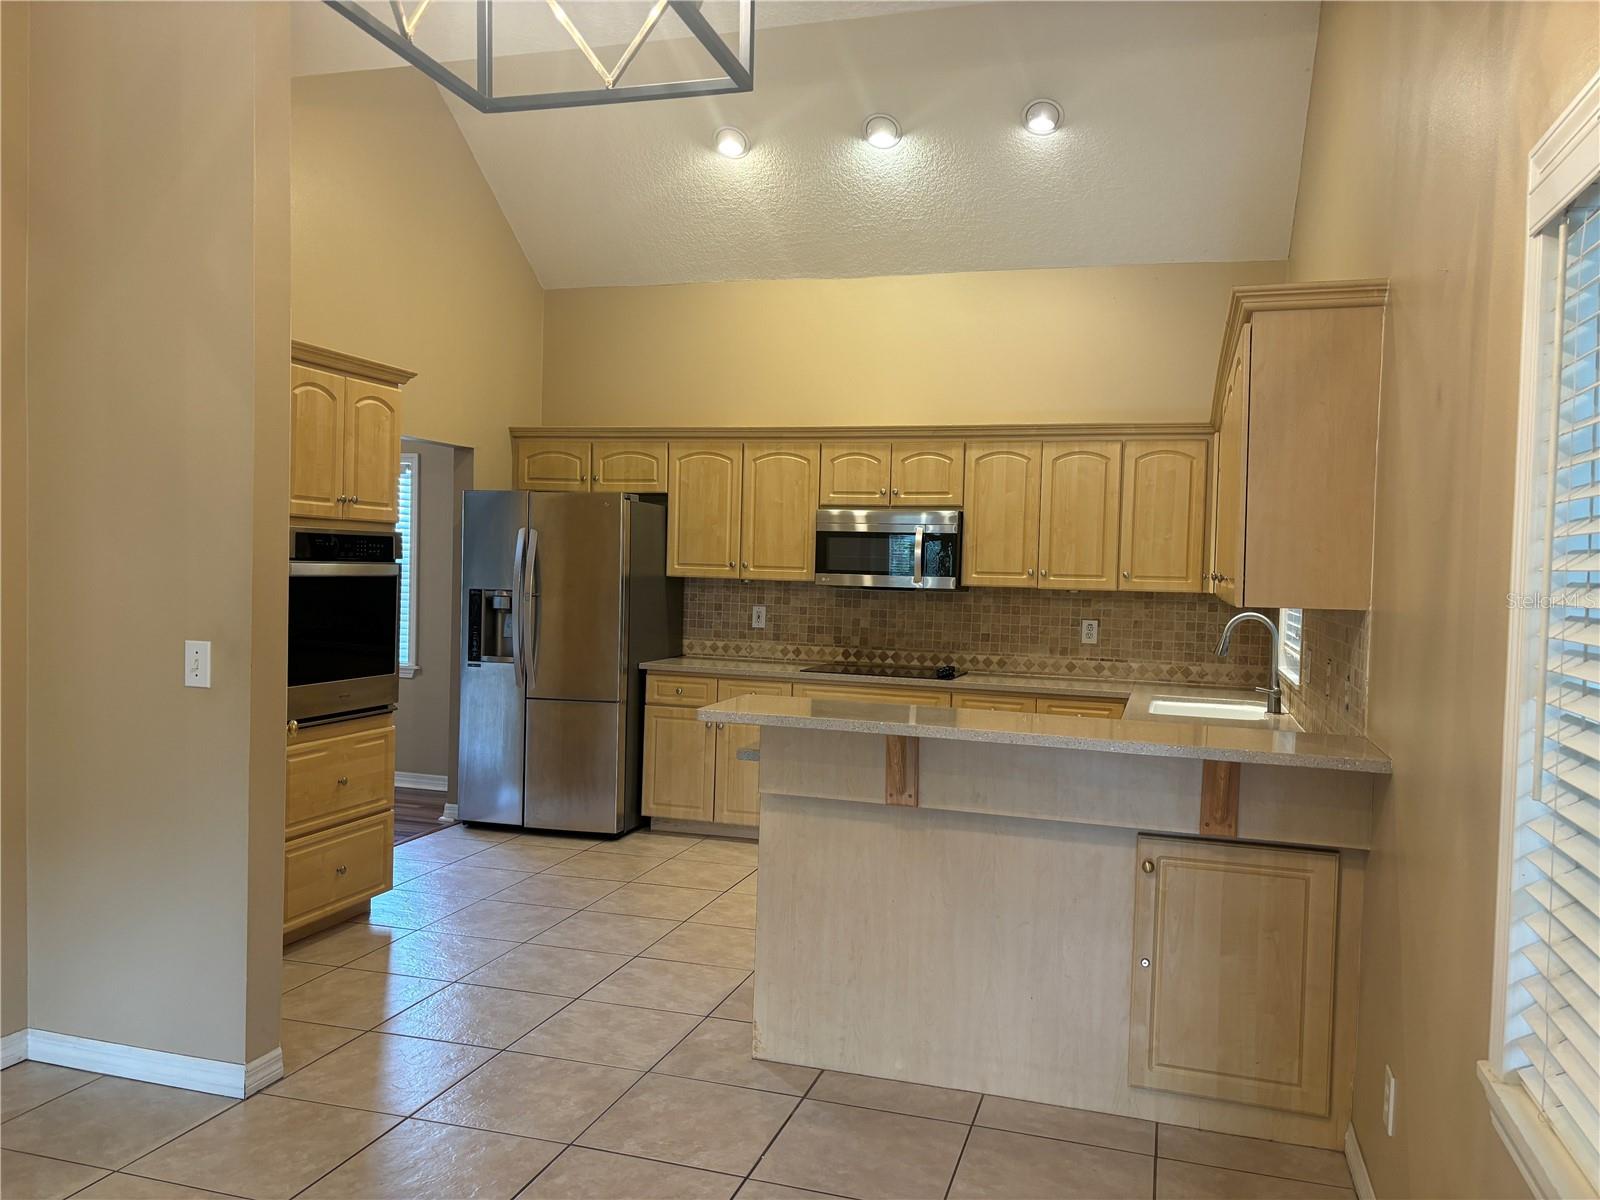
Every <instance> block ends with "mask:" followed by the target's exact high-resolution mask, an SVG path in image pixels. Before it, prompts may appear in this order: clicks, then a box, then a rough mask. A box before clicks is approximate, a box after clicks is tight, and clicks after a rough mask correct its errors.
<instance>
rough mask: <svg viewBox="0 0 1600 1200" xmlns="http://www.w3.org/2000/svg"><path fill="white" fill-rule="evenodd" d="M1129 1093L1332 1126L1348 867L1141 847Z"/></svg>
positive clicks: (1305, 856)
mask: <svg viewBox="0 0 1600 1200" xmlns="http://www.w3.org/2000/svg"><path fill="white" fill-rule="evenodd" d="M1134 864H1135V865H1134V867H1133V876H1134V935H1133V936H1134V945H1133V946H1132V970H1131V976H1132V981H1133V983H1132V999H1131V1007H1130V1011H1129V1050H1128V1082H1129V1083H1130V1084H1132V1085H1133V1086H1134V1087H1146V1088H1156V1089H1159V1090H1161V1091H1168V1092H1181V1093H1184V1094H1186V1095H1191V1096H1202V1097H1206V1098H1208V1099H1216V1100H1231V1101H1236V1102H1238V1103H1241V1104H1252V1105H1258V1106H1261V1107H1264V1108H1272V1109H1280V1110H1285V1111H1289V1112H1296V1113H1306V1114H1311V1115H1324V1114H1326V1113H1327V1112H1328V1110H1329V1102H1330V1093H1329V1083H1330V1078H1331V1071H1332V1050H1333V1003H1334V966H1335V945H1336V937H1337V932H1338V930H1337V925H1338V896H1339V856H1338V855H1337V854H1332V853H1327V852H1323V851H1314V850H1299V849H1282V848H1276V847H1270V846H1253V845H1241V844H1238V843H1219V842H1202V841H1194V840H1189V839H1183V838H1167V837H1154V836H1148V835H1147V836H1141V837H1140V838H1139V839H1138V845H1137V850H1136V854H1135V857H1134Z"/></svg>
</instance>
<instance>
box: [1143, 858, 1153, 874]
mask: <svg viewBox="0 0 1600 1200" xmlns="http://www.w3.org/2000/svg"><path fill="white" fill-rule="evenodd" d="M1155 869H1156V864H1155V863H1153V862H1151V861H1150V860H1149V859H1148V858H1147V859H1145V860H1144V861H1143V862H1142V863H1140V864H1139V870H1141V871H1143V872H1144V873H1145V874H1146V875H1148V874H1150V872H1151V871H1154V870H1155Z"/></svg>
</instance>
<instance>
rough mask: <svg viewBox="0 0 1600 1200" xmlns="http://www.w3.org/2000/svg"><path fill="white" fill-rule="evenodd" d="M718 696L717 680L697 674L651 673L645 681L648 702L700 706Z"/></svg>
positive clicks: (645, 699) (645, 700)
mask: <svg viewBox="0 0 1600 1200" xmlns="http://www.w3.org/2000/svg"><path fill="white" fill-rule="evenodd" d="M716 698H717V681H716V680H715V679H708V678H706V677H704V676H695V675H649V676H647V677H646V678H645V683H644V702H645V703H646V704H680V705H687V706H692V707H694V708H700V707H701V706H703V705H706V704H710V703H711V702H712V701H713V700H715V699H716Z"/></svg>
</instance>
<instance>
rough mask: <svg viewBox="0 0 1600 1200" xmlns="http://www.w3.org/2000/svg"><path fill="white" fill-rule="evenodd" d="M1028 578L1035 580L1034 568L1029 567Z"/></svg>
mask: <svg viewBox="0 0 1600 1200" xmlns="http://www.w3.org/2000/svg"><path fill="white" fill-rule="evenodd" d="M1028 578H1029V579H1032V578H1033V568H1032V567H1029V568H1028Z"/></svg>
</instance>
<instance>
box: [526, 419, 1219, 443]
mask: <svg viewBox="0 0 1600 1200" xmlns="http://www.w3.org/2000/svg"><path fill="white" fill-rule="evenodd" d="M1212 428H1213V426H1212V424H1211V423H1208V422H1204V421H1195V422H1191V423H1187V424H1184V423H1172V424H1164V425H1106V424H1098V425H1087V424H1077V425H1074V424H1065V425H757V426H749V427H737V426H700V425H695V426H688V425H685V426H682V427H681V428H680V427H659V426H642V427H623V426H599V427H593V426H577V425H513V426H511V436H512V437H513V438H571V439H573V440H575V441H610V440H613V439H617V440H623V439H626V440H630V441H632V440H643V439H653V440H655V441H668V442H671V441H680V442H682V441H691V440H692V441H705V440H713V441H714V440H719V439H725V440H727V441H733V442H738V441H774V440H781V439H788V438H799V439H805V440H807V441H845V442H858V441H893V440H895V439H896V438H899V439H901V440H903V441H911V440H916V441H939V440H946V439H948V440H949V441H984V442H988V441H1007V440H1012V441H1035V442H1036V441H1042V440H1045V439H1061V438H1080V437H1081V438H1106V437H1117V438H1147V437H1148V438H1174V437H1205V436H1206V435H1208V434H1210V433H1211V432H1212Z"/></svg>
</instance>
